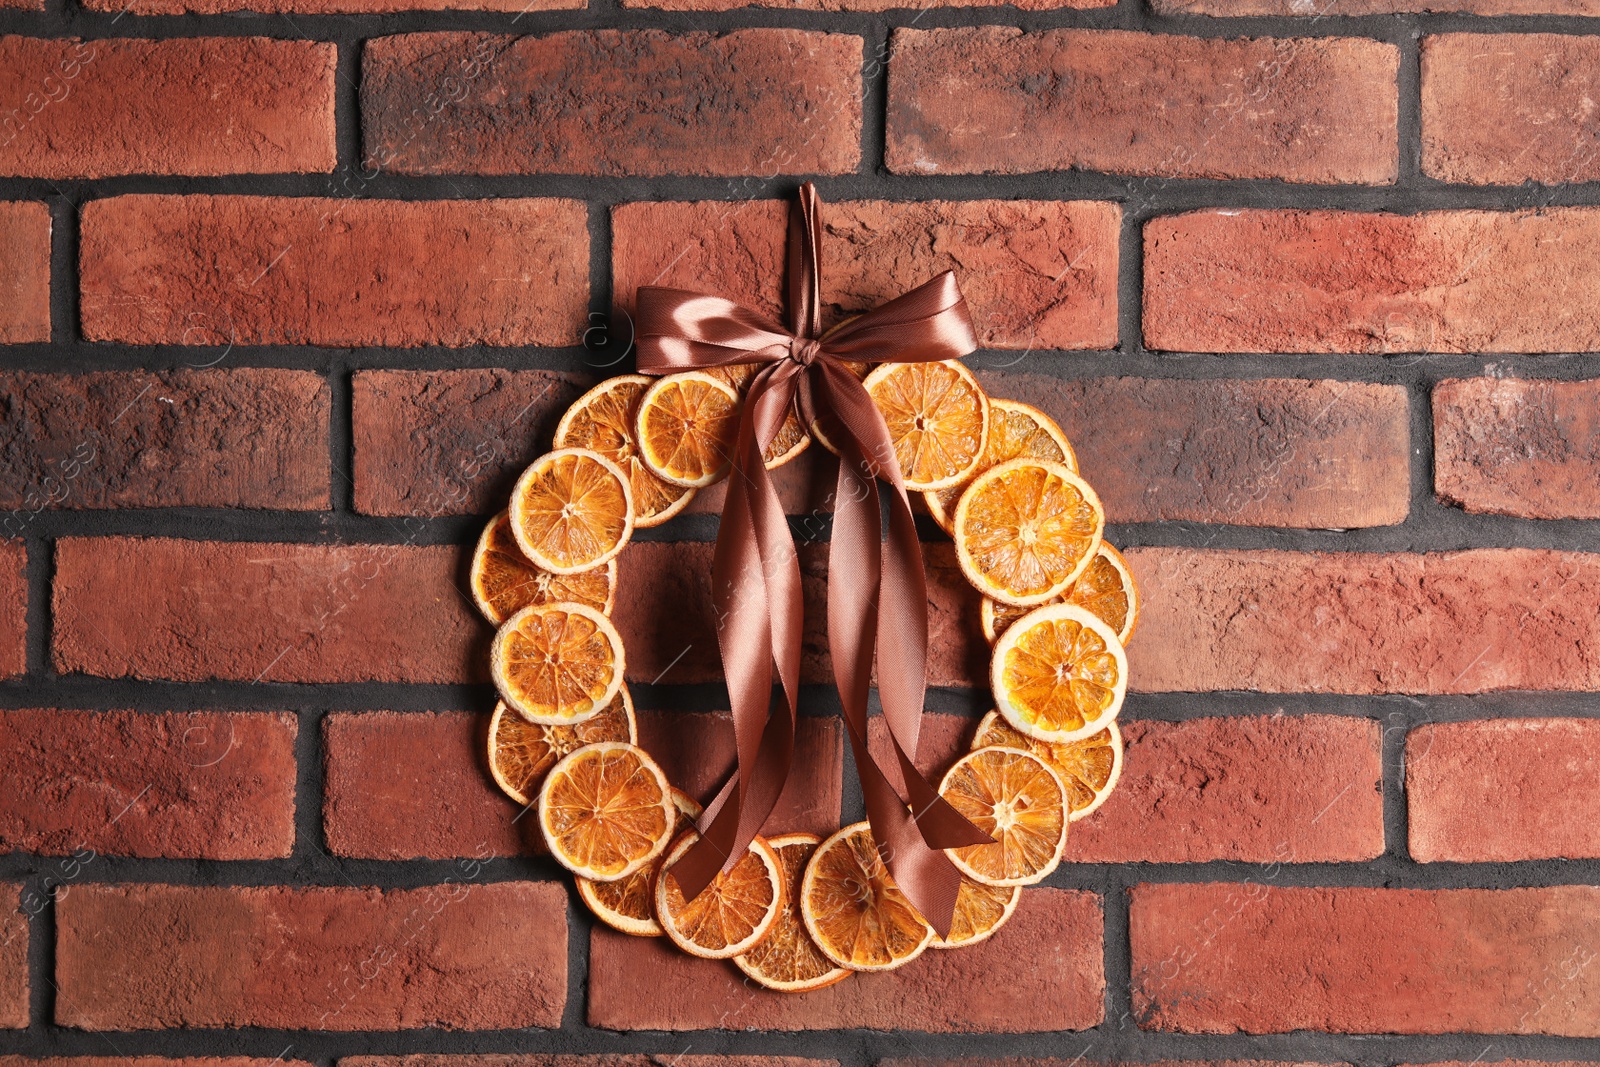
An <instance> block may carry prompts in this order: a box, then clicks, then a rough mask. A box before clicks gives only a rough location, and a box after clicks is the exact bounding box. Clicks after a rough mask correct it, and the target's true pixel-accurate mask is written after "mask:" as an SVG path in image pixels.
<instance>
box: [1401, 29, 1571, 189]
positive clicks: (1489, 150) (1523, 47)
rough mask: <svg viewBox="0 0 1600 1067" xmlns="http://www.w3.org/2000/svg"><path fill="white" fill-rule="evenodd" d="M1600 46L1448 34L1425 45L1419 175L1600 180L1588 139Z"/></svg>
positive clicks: (1525, 36)
mask: <svg viewBox="0 0 1600 1067" xmlns="http://www.w3.org/2000/svg"><path fill="white" fill-rule="evenodd" d="M1597 63H1600V42H1596V41H1593V40H1590V39H1588V38H1584V37H1569V36H1567V35H1566V34H1558V33H1497V34H1492V35H1490V34H1480V33H1445V34H1436V35H1433V36H1429V37H1427V38H1425V39H1424V40H1423V42H1422V172H1423V173H1424V174H1426V175H1427V176H1428V177H1430V178H1437V179H1438V180H1439V181H1443V182H1462V183H1465V184H1468V185H1520V184H1522V183H1523V182H1526V181H1535V182H1542V183H1544V184H1547V185H1560V184H1565V183H1568V182H1584V181H1593V180H1594V179H1595V178H1597V177H1600V151H1596V149H1595V148H1594V147H1593V145H1592V141H1593V137H1592V136H1591V135H1590V134H1589V133H1588V132H1587V126H1588V123H1589V109H1590V107H1591V106H1592V101H1593V97H1594V94H1595V93H1600V75H1596V74H1595V72H1594V68H1595V65H1596V64H1597Z"/></svg>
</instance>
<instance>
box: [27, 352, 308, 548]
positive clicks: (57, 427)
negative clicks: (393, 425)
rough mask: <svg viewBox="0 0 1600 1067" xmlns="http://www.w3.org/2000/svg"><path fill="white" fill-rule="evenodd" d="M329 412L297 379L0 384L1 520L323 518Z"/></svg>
mask: <svg viewBox="0 0 1600 1067" xmlns="http://www.w3.org/2000/svg"><path fill="white" fill-rule="evenodd" d="M329 408H330V401H329V394H328V383H327V381H326V380H325V379H324V378H323V377H322V376H321V375H320V374H312V373H308V372H305V371H291V370H272V369H264V368H263V369H256V368H240V369H237V370H178V371H166V372H161V373H156V374H146V373H142V372H132V373H127V372H120V371H119V372H103V373H97V374H76V375H64V374H26V373H21V372H13V373H5V374H0V412H3V413H4V414H3V416H0V508H5V509H10V510H14V511H21V512H25V513H32V512H34V511H37V510H39V509H40V508H43V507H53V508H160V507H217V508H276V509H282V510H294V511H306V510H313V509H321V508H327V507H328V506H329V475H328V470H329V463H330V461H329V457H328V418H329ZM18 521H20V520H17V519H14V520H13V521H12V523H11V525H12V526H15V525H17V522H18ZM4 525H5V521H4V520H3V519H0V526H4ZM13 532H15V531H13Z"/></svg>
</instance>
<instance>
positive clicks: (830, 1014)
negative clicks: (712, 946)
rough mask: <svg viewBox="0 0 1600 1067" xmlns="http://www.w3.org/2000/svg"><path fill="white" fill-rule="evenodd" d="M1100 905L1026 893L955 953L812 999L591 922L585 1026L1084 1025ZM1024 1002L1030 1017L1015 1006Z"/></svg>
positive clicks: (1093, 1014)
mask: <svg viewBox="0 0 1600 1067" xmlns="http://www.w3.org/2000/svg"><path fill="white" fill-rule="evenodd" d="M1102 923H1103V918H1102V914H1101V906H1100V898H1099V897H1098V896H1096V895H1095V894H1093V893H1086V892H1078V891H1069V890H1062V889H1030V890H1028V891H1027V892H1025V893H1023V894H1022V900H1021V902H1020V903H1019V904H1018V905H1017V910H1016V913H1015V914H1014V915H1012V917H1011V921H1010V922H1009V923H1007V924H1006V925H1005V926H1004V927H1002V928H1001V929H1000V930H999V931H997V932H996V933H995V935H994V936H993V937H992V938H990V939H989V940H988V941H986V942H983V943H982V944H979V945H974V946H972V947H971V948H965V949H962V950H961V951H959V952H940V951H933V950H931V951H928V952H924V953H923V954H922V956H921V957H919V958H918V959H915V960H913V961H912V962H910V963H908V964H906V965H905V966H904V967H902V968H900V969H899V970H898V971H894V972H892V973H879V974H871V973H862V974H857V975H854V976H852V977H851V978H850V979H848V980H847V981H844V982H841V983H839V984H838V985H834V986H829V987H828V988H826V989H819V990H816V991H814V992H810V993H794V994H786V995H782V996H779V995H774V994H771V993H768V992H766V991H764V990H761V989H757V988H755V987H754V986H752V985H751V984H750V983H749V982H747V981H746V980H745V979H744V976H743V975H742V974H740V973H739V972H738V971H737V970H735V969H734V968H733V967H731V966H729V965H727V964H726V963H719V962H718V961H715V960H700V959H694V958H693V957H690V956H688V955H685V954H684V953H682V952H679V951H678V950H677V949H674V948H672V947H671V946H670V945H668V944H665V943H663V939H661V938H654V939H651V940H648V941H645V940H641V939H639V938H631V937H629V936H628V935H626V934H619V933H616V932H615V931H613V930H610V929H609V928H606V927H600V926H597V927H596V928H595V929H594V932H593V933H592V934H591V935H590V937H591V939H590V947H589V1025H590V1026H597V1027H603V1028H605V1029H608V1030H703V1029H719V1030H836V1029H847V1028H851V1029H853V1028H868V1029H874V1030H922V1031H929V1032H937V1033H991V1034H995V1033H1039V1032H1045V1031H1052V1030H1086V1029H1089V1028H1090V1027H1093V1026H1096V1025H1098V1024H1099V1022H1100V1021H1101V1019H1102V1017H1103V1015H1104V999H1105V972H1104V959H1103V950H1102V948H1101V928H1102ZM1019 1004H1026V1005H1027V1010H1025V1011H1021V1010H1018V1005H1019Z"/></svg>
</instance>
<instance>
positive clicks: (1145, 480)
mask: <svg viewBox="0 0 1600 1067" xmlns="http://www.w3.org/2000/svg"><path fill="white" fill-rule="evenodd" d="M979 378H980V379H981V380H982V382H983V383H984V387H985V388H987V389H988V390H989V392H990V394H991V395H993V396H1003V397H1009V398H1011V399H1014V400H1024V401H1026V402H1028V403H1030V404H1033V405H1035V406H1036V407H1038V408H1040V409H1042V410H1043V411H1045V412H1046V413H1047V414H1049V415H1051V416H1052V417H1054V418H1055V419H1056V421H1057V422H1059V423H1060V424H1061V427H1062V429H1063V430H1064V431H1066V434H1067V438H1068V439H1069V440H1070V441H1071V442H1072V446H1073V449H1074V451H1075V452H1076V453H1077V455H1078V465H1079V469H1080V470H1081V471H1082V472H1083V475H1084V477H1085V478H1087V479H1088V480H1089V483H1090V484H1091V485H1093V486H1094V488H1095V491H1096V492H1097V493H1098V494H1099V495H1100V500H1101V502H1102V503H1104V504H1105V507H1106V516H1107V518H1108V519H1109V521H1111V522H1164V521H1169V520H1178V521H1187V522H1219V523H1228V524H1231V525H1235V526H1280V527H1285V526H1286V527H1303V528H1310V529H1341V530H1342V529H1353V528H1356V527H1366V526H1391V525H1394V524H1395V523H1400V522H1404V521H1405V518H1406V515H1407V513H1408V512H1409V511H1410V506H1411V456H1410V448H1409V440H1410V413H1409V411H1408V410H1407V402H1406V391H1405V388H1404V387H1403V386H1398V385H1377V384H1368V383H1365V382H1337V381H1304V380H1300V379H1260V380H1252V381H1230V380H1226V379H1200V380H1196V379H1162V378H1155V379H1152V378H1075V379H1061V378H1048V377H1045V376H1043V375H1037V374H1015V373H1009V372H999V371H986V372H981V373H980V374H979ZM1108 412H1115V413H1116V415H1115V417H1114V418H1108V417H1107V413H1108Z"/></svg>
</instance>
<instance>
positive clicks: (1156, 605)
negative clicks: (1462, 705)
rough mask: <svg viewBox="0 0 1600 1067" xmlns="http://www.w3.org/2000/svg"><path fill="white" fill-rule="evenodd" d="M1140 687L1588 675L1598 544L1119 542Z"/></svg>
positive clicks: (1550, 684)
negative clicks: (1287, 546) (1329, 547)
mask: <svg viewBox="0 0 1600 1067" xmlns="http://www.w3.org/2000/svg"><path fill="white" fill-rule="evenodd" d="M1127 556H1128V562H1129V565H1130V566H1131V567H1132V568H1133V571H1134V573H1135V574H1137V575H1139V576H1140V581H1141V585H1140V588H1141V590H1142V591H1143V593H1144V597H1145V600H1144V605H1143V609H1142V614H1141V615H1140V617H1139V631H1138V634H1137V635H1136V636H1135V638H1134V640H1133V642H1132V646H1131V647H1130V649H1129V652H1128V655H1129V659H1130V666H1131V673H1132V682H1131V684H1132V687H1133V688H1134V689H1137V690H1140V691H1144V692H1161V691H1184V690H1200V691H1208V690H1222V689H1255V690H1262V691H1265V692H1279V693H1316V692H1323V693H1483V692H1491V691H1494V690H1503V689H1553V690H1593V689H1595V688H1597V687H1600V619H1597V618H1596V616H1595V613H1594V611H1593V610H1591V608H1592V605H1593V604H1594V603H1595V601H1596V599H1597V598H1600V554H1594V553H1586V552H1550V551H1542V550H1531V549H1474V550H1471V551H1466V552H1446V553H1428V554H1417V555H1407V554H1383V553H1353V552H1352V553H1302V552H1255V551H1206V550H1202V549H1189V548H1142V549H1132V550H1130V551H1129V552H1128V553H1127Z"/></svg>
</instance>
